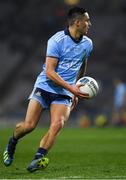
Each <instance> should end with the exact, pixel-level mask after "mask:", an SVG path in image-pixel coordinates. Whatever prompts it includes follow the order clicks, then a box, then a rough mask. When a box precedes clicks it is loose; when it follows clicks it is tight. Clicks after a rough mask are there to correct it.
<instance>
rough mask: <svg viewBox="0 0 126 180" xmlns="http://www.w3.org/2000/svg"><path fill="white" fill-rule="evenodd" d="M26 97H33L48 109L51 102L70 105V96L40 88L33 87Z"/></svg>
mask: <svg viewBox="0 0 126 180" xmlns="http://www.w3.org/2000/svg"><path fill="white" fill-rule="evenodd" d="M28 99H35V100H36V101H38V102H39V103H40V104H41V105H42V107H43V108H44V109H48V108H49V107H50V105H51V104H65V105H66V106H71V105H72V98H71V97H70V96H67V95H61V94H55V93H51V92H48V91H45V90H43V89H40V88H34V89H33V91H32V93H31V94H30V96H29V98H28Z"/></svg>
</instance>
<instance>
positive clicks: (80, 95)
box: [71, 84, 89, 99]
mask: <svg viewBox="0 0 126 180" xmlns="http://www.w3.org/2000/svg"><path fill="white" fill-rule="evenodd" d="M81 86H82V85H81V84H78V85H74V86H72V90H71V92H72V93H73V94H74V95H75V96H77V97H78V98H81V99H89V94H87V93H82V92H81V91H80V87H81Z"/></svg>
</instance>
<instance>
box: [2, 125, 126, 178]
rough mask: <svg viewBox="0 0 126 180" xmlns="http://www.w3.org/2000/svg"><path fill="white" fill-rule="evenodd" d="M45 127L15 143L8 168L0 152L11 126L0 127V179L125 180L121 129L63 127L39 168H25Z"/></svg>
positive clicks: (125, 152) (124, 135)
mask: <svg viewBox="0 0 126 180" xmlns="http://www.w3.org/2000/svg"><path fill="white" fill-rule="evenodd" d="M45 132H46V129H40V128H38V129H36V130H35V131H34V132H32V133H30V134H29V135H27V136H26V137H25V138H24V139H22V140H21V141H20V143H19V144H18V145H17V150H16V154H15V159H14V162H13V164H12V166H10V167H5V166H4V165H3V163H2V153H3V150H4V148H5V145H6V143H7V141H8V137H10V135H11V133H12V129H0V159H1V160H0V179H126V129H125V128H101V129H98V128H89V129H79V128H78V129H77V128H64V129H63V130H62V132H61V134H60V135H59V137H58V139H57V142H56V144H55V145H54V147H53V149H52V150H51V151H50V152H49V154H48V157H49V159H50V164H49V166H48V167H47V168H46V169H45V170H43V171H36V172H35V173H29V172H27V170H26V167H27V165H28V164H29V163H30V162H31V160H32V158H33V156H34V153H35V152H36V150H37V148H38V145H39V140H40V138H41V136H42V135H43V134H44V133H45Z"/></svg>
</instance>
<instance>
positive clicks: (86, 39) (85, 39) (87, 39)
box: [83, 36, 93, 46]
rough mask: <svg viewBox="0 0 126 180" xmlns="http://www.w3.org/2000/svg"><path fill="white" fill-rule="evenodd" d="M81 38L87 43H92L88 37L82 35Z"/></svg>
mask: <svg viewBox="0 0 126 180" xmlns="http://www.w3.org/2000/svg"><path fill="white" fill-rule="evenodd" d="M83 40H84V41H86V42H87V43H88V44H89V45H91V46H92V45H93V42H92V40H91V39H90V38H89V37H87V36H83Z"/></svg>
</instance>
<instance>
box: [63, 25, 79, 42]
mask: <svg viewBox="0 0 126 180" xmlns="http://www.w3.org/2000/svg"><path fill="white" fill-rule="evenodd" d="M64 33H65V35H68V36H70V38H71V39H72V40H73V41H74V42H75V43H79V42H80V41H81V40H82V38H83V36H81V37H80V39H79V40H76V39H74V38H73V37H72V36H71V34H70V31H69V29H68V27H66V28H65V30H64Z"/></svg>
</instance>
